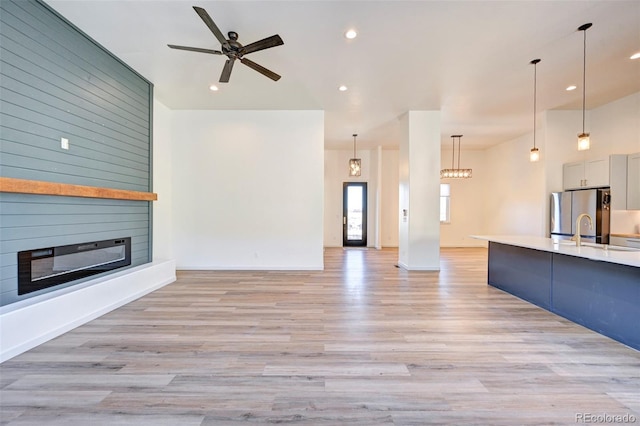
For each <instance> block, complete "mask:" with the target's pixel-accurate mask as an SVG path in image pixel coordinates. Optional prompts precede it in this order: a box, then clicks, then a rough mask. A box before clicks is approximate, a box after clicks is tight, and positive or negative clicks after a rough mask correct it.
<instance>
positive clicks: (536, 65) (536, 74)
mask: <svg viewBox="0 0 640 426" xmlns="http://www.w3.org/2000/svg"><path fill="white" fill-rule="evenodd" d="M537 82H538V63H537V62H535V63H534V64H533V147H534V148H535V147H536V93H537V84H538V83H537Z"/></svg>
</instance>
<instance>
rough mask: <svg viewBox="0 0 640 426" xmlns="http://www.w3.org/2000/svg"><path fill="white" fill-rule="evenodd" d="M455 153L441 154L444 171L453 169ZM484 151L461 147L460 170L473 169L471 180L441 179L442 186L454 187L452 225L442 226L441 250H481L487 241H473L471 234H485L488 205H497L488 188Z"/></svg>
mask: <svg viewBox="0 0 640 426" xmlns="http://www.w3.org/2000/svg"><path fill="white" fill-rule="evenodd" d="M451 153H452V150H451V149H448V150H444V151H442V152H441V160H440V164H441V168H450V167H451ZM457 154H458V149H457V147H456V152H455V157H454V159H455V162H456V165H457V161H458V160H457ZM486 157H487V156H486V152H485V151H470V150H466V149H464V145H462V155H461V158H460V167H461V168H465V169H467V168H470V169H473V177H472V178H471V179H441V180H440V183H448V184H449V185H450V188H451V199H450V208H451V222H450V223H446V224H441V225H440V246H441V247H482V246H485V245H486V244H485V242H484V241H480V240H476V239H473V238H470V237H469V236H470V235H474V234H476V235H478V234H482V233H484V232H485V231H484V229H485V222H486V218H485V216H486V213H487V212H486V206H487V205H489V204H491V203H493V202H494V198H495V197H491V196H490V194H491V190H490V189H489V188H488V187H487V185H486V181H487V178H488V176H487V175H488V169H487V167H486V166H485V164H486Z"/></svg>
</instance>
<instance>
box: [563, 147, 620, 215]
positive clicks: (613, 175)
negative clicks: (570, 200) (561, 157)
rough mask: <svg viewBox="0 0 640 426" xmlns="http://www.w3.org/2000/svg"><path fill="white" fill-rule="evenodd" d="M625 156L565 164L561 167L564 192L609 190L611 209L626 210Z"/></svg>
mask: <svg viewBox="0 0 640 426" xmlns="http://www.w3.org/2000/svg"><path fill="white" fill-rule="evenodd" d="M627 161H628V160H627V156H626V155H610V156H609V157H606V158H598V159H595V160H587V161H578V162H575V163H566V164H564V165H563V166H562V173H563V174H562V177H563V187H564V189H565V190H571V189H588V188H602V187H606V186H608V187H610V188H611V208H612V209H615V210H625V209H627V197H628V195H627V180H628V179H627Z"/></svg>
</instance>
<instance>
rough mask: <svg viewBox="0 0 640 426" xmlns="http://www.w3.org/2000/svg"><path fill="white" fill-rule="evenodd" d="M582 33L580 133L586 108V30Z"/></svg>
mask: <svg viewBox="0 0 640 426" xmlns="http://www.w3.org/2000/svg"><path fill="white" fill-rule="evenodd" d="M583 32H584V43H583V44H584V52H583V55H582V57H583V59H582V133H584V110H585V108H586V96H587V94H586V92H587V88H586V84H587V28H585V29H584V30H583Z"/></svg>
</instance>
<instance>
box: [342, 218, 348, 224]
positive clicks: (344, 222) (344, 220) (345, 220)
mask: <svg viewBox="0 0 640 426" xmlns="http://www.w3.org/2000/svg"><path fill="white" fill-rule="evenodd" d="M342 224H343V225H346V224H347V217H346V216H342Z"/></svg>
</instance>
